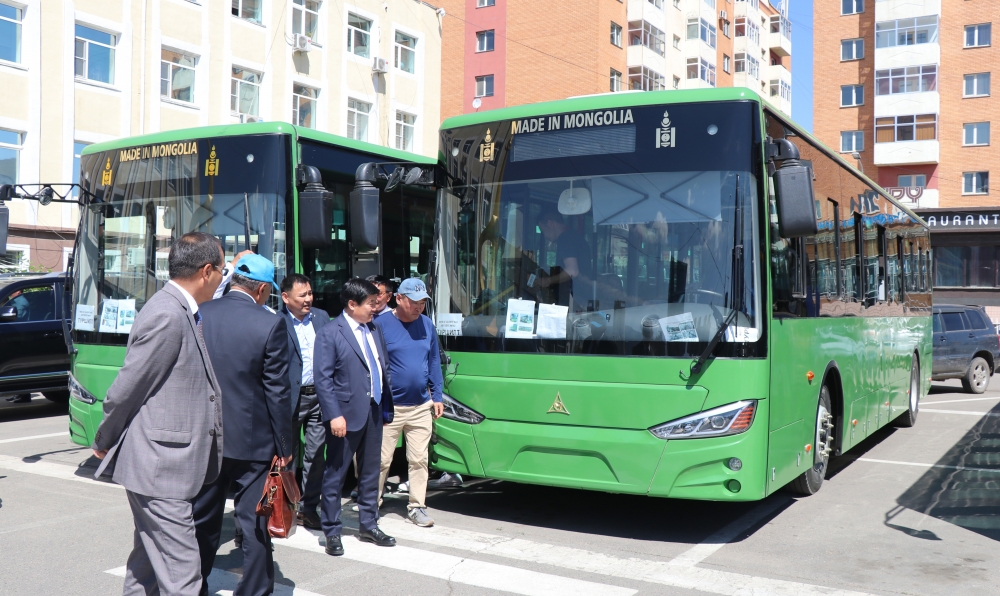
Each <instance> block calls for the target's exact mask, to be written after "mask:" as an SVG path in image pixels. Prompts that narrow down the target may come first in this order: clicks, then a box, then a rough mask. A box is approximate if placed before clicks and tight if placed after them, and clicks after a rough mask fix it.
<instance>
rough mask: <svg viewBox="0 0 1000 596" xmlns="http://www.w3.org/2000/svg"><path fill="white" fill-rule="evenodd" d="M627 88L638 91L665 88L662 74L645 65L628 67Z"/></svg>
mask: <svg viewBox="0 0 1000 596" xmlns="http://www.w3.org/2000/svg"><path fill="white" fill-rule="evenodd" d="M628 88H629V89H632V90H638V91H659V90H660V89H666V88H667V87H666V83H665V81H664V80H663V75H661V74H660V73H658V72H656V71H655V70H652V69H650V68H649V67H647V66H630V67H628Z"/></svg>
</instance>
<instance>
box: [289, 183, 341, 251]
mask: <svg viewBox="0 0 1000 596" xmlns="http://www.w3.org/2000/svg"><path fill="white" fill-rule="evenodd" d="M298 182H299V184H303V183H304V184H305V188H303V189H302V190H300V191H299V242H300V243H301V245H302V248H307V249H308V248H326V247H329V246H333V239H332V236H331V232H332V230H333V193H332V192H330V191H328V190H326V188H324V186H323V178H322V176H321V174H320V172H319V169H318V168H316V167H315V166H299V180H298Z"/></svg>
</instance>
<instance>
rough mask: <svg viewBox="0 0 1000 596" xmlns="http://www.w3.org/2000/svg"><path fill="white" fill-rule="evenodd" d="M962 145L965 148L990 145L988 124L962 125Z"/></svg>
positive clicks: (972, 123) (971, 123) (973, 123)
mask: <svg viewBox="0 0 1000 596" xmlns="http://www.w3.org/2000/svg"><path fill="white" fill-rule="evenodd" d="M962 130H963V133H964V134H963V135H962V144H963V145H965V146H967V147H973V146H976V145H989V144H990V123H989V122H970V123H968V124H963V125H962Z"/></svg>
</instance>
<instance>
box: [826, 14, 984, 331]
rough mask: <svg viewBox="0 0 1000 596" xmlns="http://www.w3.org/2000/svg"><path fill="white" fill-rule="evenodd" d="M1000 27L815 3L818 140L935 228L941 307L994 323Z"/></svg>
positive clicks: (978, 20) (975, 17)
mask: <svg viewBox="0 0 1000 596" xmlns="http://www.w3.org/2000/svg"><path fill="white" fill-rule="evenodd" d="M998 15H1000V13H998V12H997V3H996V1H995V0H837V1H836V2H830V1H825V2H817V3H815V7H814V26H813V30H814V32H815V38H814V43H815V48H814V56H815V58H814V60H815V63H814V71H815V73H816V76H815V79H814V83H813V97H814V104H813V110H814V122H815V133H816V135H817V136H819V138H820V139H822V140H823V141H824V142H825V143H826V144H827V145H829V146H830V147H833V148H835V149H838V150H839V151H841V152H842V153H844V154H847V157H850V156H851V155H852V154H854V155H856V156H857V158H859V162H860V163H861V165H862V166H863V168H864V171H865V173H867V174H868V175H869V176H870V177H872V178H873V179H874V180H876V181H877V182H878V183H879V184H880V185H881V186H882V187H884V188H886V190H888V191H889V192H890V193H891V194H893V195H894V196H897V197H899V198H900V199H902V200H903V201H904V202H905V203H906V204H908V205H910V206H912V207H914V208H915V209H917V212H918V213H920V214H921V215H922V216H924V218H925V219H926V220H927V222H928V224H930V226H931V231H932V234H933V243H934V247H935V251H934V281H935V292H934V294H935V301H936V302H939V303H941V302H955V301H958V302H967V303H975V304H984V305H988V306H991V307H995V308H991V309H990V310H991V316H993V318H994V321H996V322H1000V295H998V292H997V288H1000V274H998V269H1000V267H998V266H1000V206H998V205H1000V202H998V201H997V197H996V192H995V191H994V192H992V193H991V192H990V188H989V186H990V185H989V182H990V180H989V179H990V175H991V170H993V171H992V175H993V176H1000V171H998V170H1000V166H998V164H1000V146H998V145H997V144H993V143H991V124H992V121H996V120H998V118H997V116H998V114H1000V111H998V110H1000V104H998V102H997V99H996V97H995V96H993V95H992V94H991V82H992V79H993V77H992V74H993V71H1000V48H998V46H997V44H996V43H994V41H995V40H994V35H995V33H994V31H993V30H994V22H993V21H998V18H997V17H998ZM998 22H1000V21H998Z"/></svg>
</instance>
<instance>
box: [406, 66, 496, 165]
mask: <svg viewBox="0 0 1000 596" xmlns="http://www.w3.org/2000/svg"><path fill="white" fill-rule="evenodd" d="M490 78H491V79H492V78H493V75H490ZM416 123H417V117H416V116H414V115H413V114H407V113H406V112H402V111H400V110H396V149H402V150H403V151H413V131H414V129H415V128H416Z"/></svg>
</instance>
